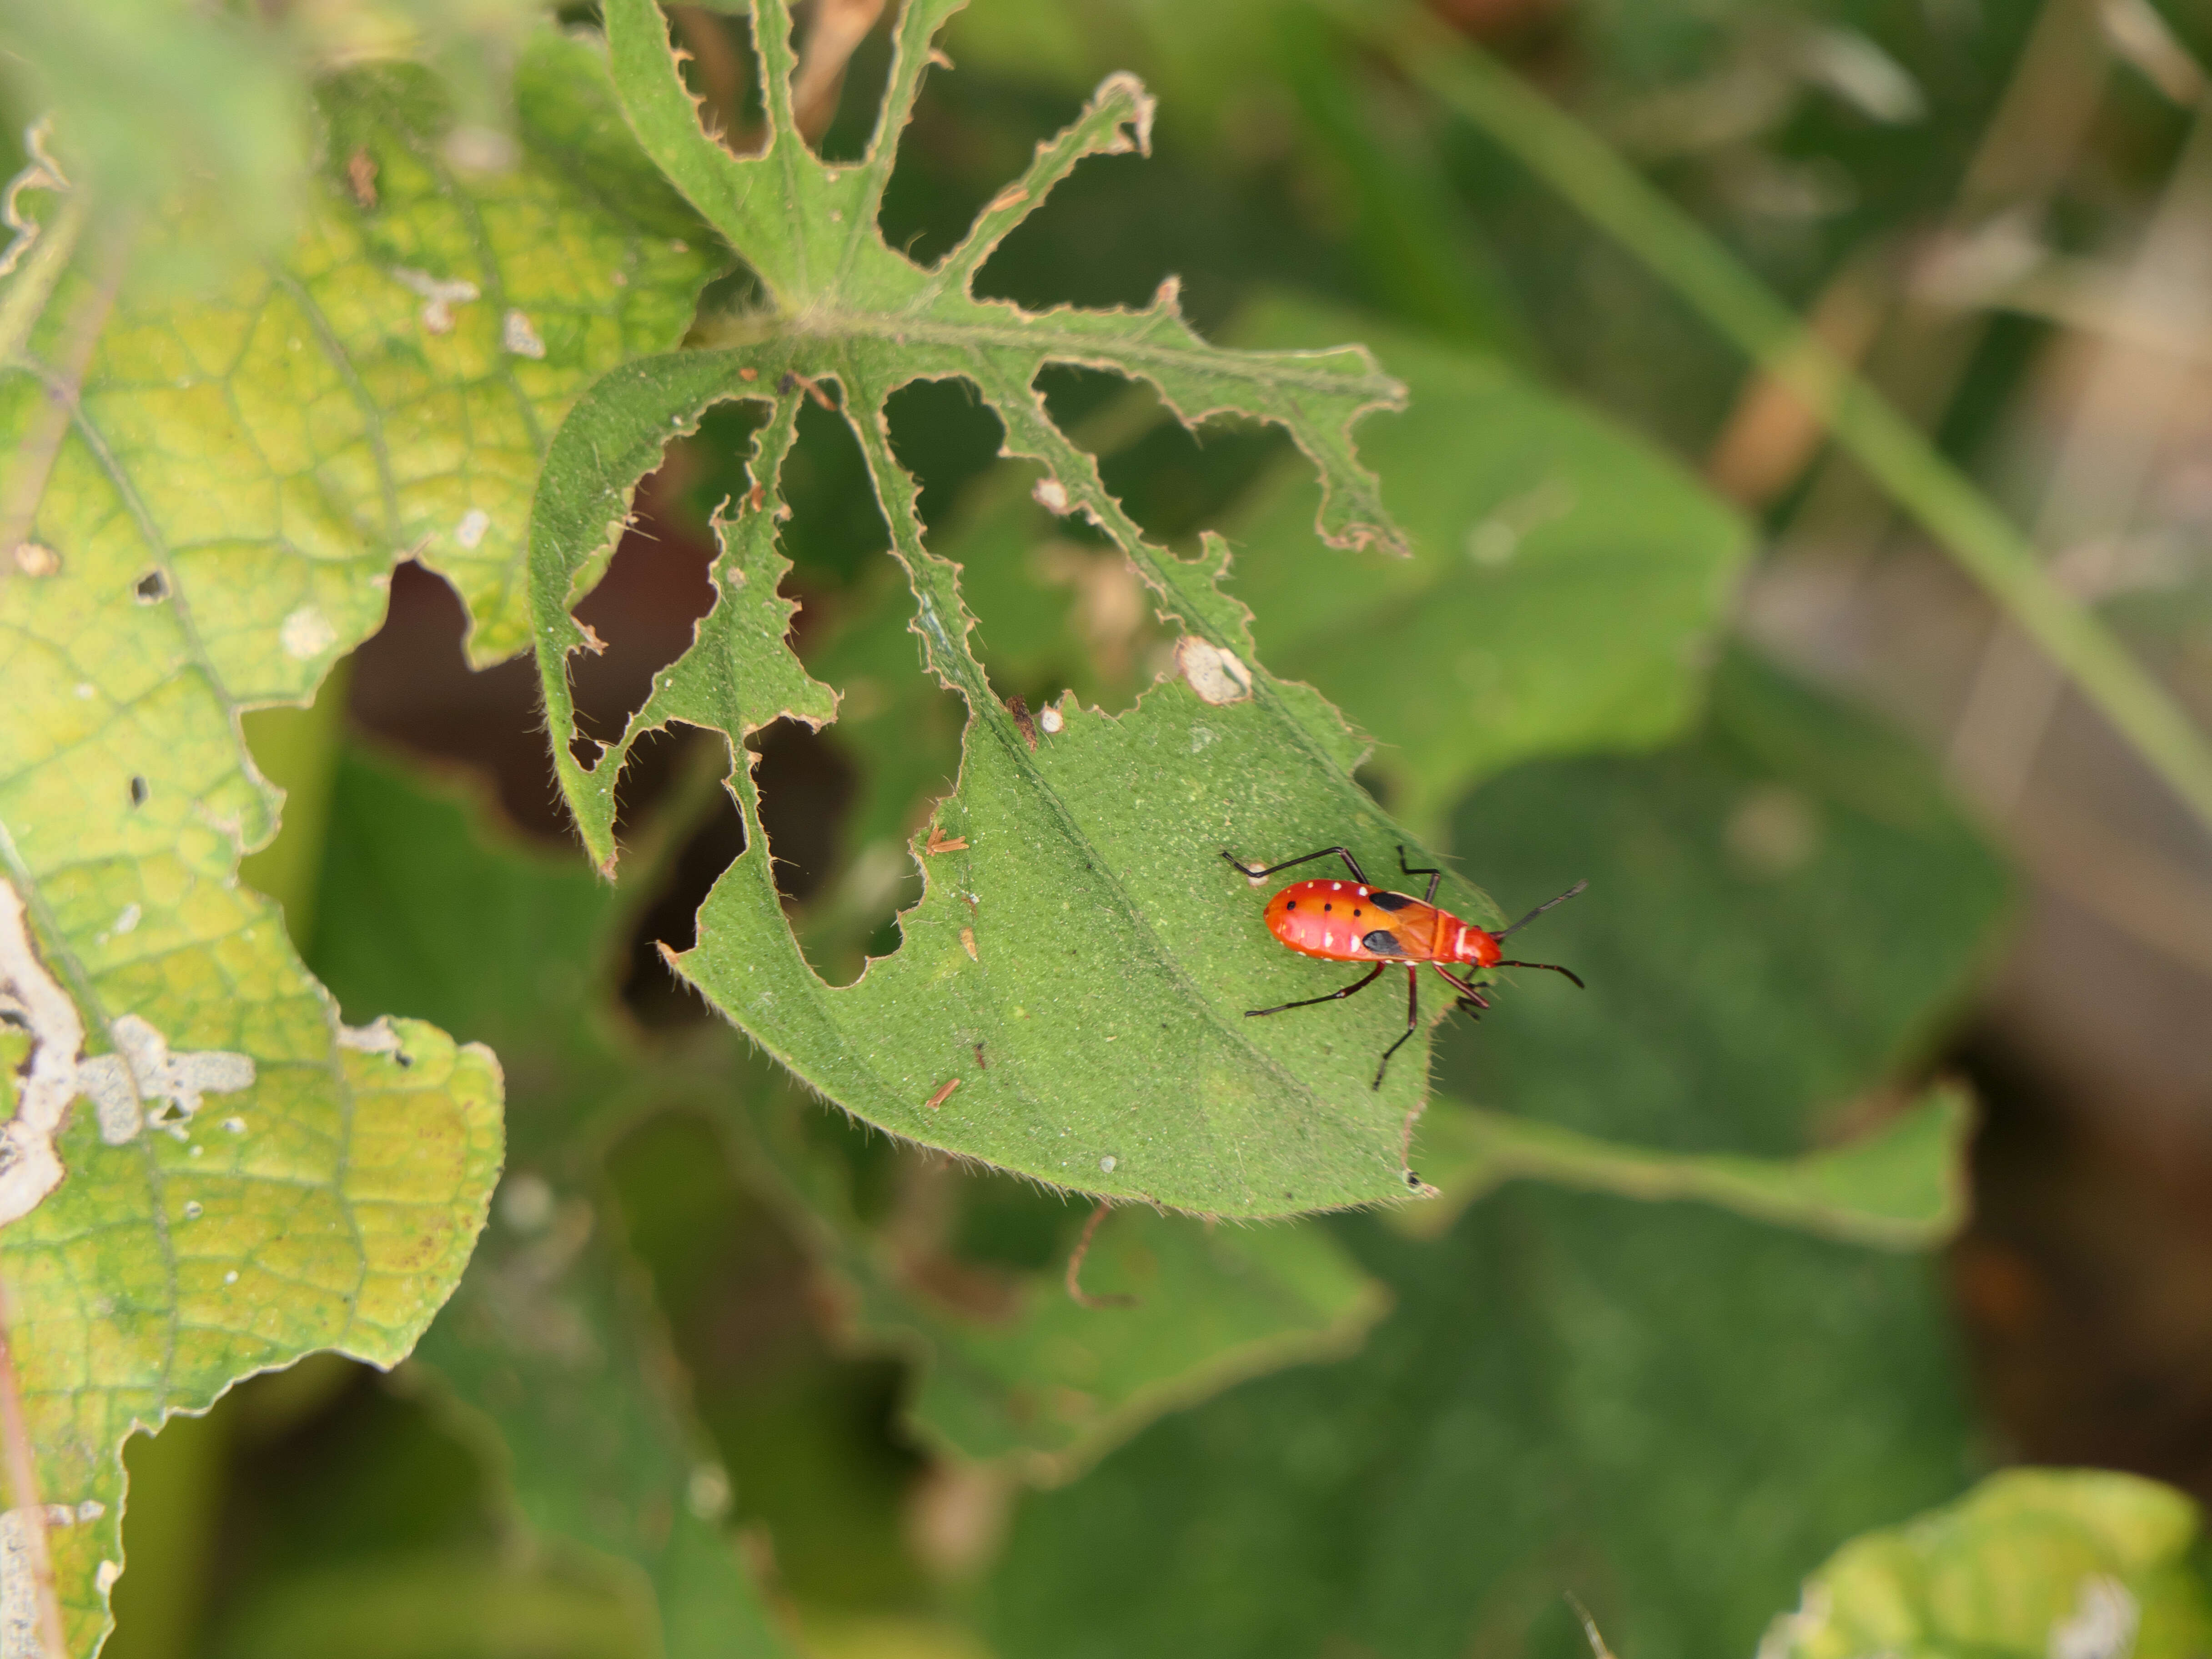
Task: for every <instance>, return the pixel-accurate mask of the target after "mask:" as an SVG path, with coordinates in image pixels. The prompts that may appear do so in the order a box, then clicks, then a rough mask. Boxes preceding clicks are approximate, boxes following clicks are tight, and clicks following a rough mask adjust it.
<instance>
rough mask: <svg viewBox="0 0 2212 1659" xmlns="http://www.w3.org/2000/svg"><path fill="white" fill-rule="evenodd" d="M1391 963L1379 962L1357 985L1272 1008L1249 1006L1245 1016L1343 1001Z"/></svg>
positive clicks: (1279, 1004) (1370, 982)
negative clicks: (1323, 995) (1318, 1003)
mask: <svg viewBox="0 0 2212 1659" xmlns="http://www.w3.org/2000/svg"><path fill="white" fill-rule="evenodd" d="M1389 965H1390V964H1389V963H1387V962H1378V963H1376V964H1375V971H1374V972H1373V973H1371V974H1370V975H1368V976H1367V977H1366V978H1365V979H1363V980H1361V981H1359V982H1358V984H1357V985H1347V986H1346V987H1344V988H1343V989H1342V990H1341V991H1331V992H1330V993H1329V994H1328V995H1327V996H1325V997H1308V998H1307V999H1306V1000H1304V1002H1279V1003H1277V1004H1276V1005H1275V1006H1273V1007H1272V1008H1247V1009H1246V1010H1245V1011H1244V1018H1247V1019H1260V1018H1264V1017H1265V1016H1267V1015H1268V1014H1279V1013H1283V1012H1286V1011H1288V1010H1290V1009H1292V1008H1310V1007H1312V1006H1314V1005H1315V1004H1316V1003H1317V1002H1341V1001H1343V1000H1344V999H1345V998H1346V997H1348V996H1350V995H1351V994H1352V993H1353V992H1355V991H1364V990H1365V989H1366V988H1367V987H1369V986H1370V985H1372V984H1374V983H1375V981H1376V980H1378V979H1380V978H1382V977H1383V969H1385V968H1388V967H1389Z"/></svg>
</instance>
